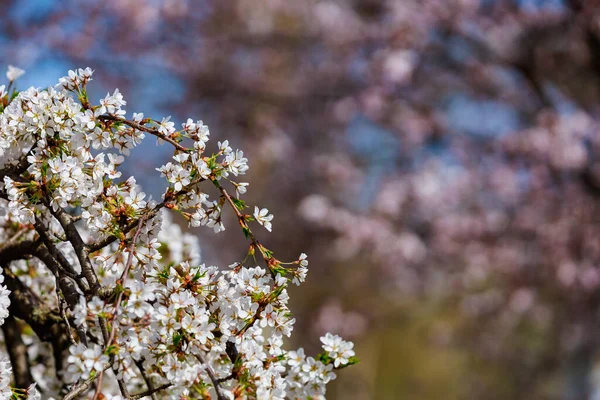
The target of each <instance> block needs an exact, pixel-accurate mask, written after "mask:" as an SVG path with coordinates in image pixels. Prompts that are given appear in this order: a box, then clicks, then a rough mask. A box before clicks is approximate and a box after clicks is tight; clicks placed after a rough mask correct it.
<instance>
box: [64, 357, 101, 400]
mask: <svg viewBox="0 0 600 400" xmlns="http://www.w3.org/2000/svg"><path fill="white" fill-rule="evenodd" d="M108 368H110V365H106V366H105V367H104V369H103V370H102V372H104V371H106V370H107V369H108ZM97 378H98V375H94V376H90V377H89V378H87V379H86V380H85V381H83V382H81V383H80V384H78V385H75V387H73V388H72V389H71V391H70V392H69V393H67V394H66V395H65V397H63V400H73V399H75V398H76V397H77V396H79V395H80V394H81V393H83V392H85V391H86V390H88V389H89V388H90V386H91V385H92V383H93V382H94V381H95V380H96V379H97Z"/></svg>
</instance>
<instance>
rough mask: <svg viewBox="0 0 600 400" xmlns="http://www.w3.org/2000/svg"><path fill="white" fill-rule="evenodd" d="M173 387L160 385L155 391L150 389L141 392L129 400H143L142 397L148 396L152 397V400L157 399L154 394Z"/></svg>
mask: <svg viewBox="0 0 600 400" xmlns="http://www.w3.org/2000/svg"><path fill="white" fill-rule="evenodd" d="M171 386H173V384H172V383H165V384H163V385H160V386H158V387H156V388H154V389H149V390H146V391H144V392H141V393H137V394H132V395H131V396H129V400H137V399H141V398H142V397H146V396H150V397H152V398H155V397H156V396H154V394H155V393H156V392H159V391H161V390H165V389H168V388H170V387H171Z"/></svg>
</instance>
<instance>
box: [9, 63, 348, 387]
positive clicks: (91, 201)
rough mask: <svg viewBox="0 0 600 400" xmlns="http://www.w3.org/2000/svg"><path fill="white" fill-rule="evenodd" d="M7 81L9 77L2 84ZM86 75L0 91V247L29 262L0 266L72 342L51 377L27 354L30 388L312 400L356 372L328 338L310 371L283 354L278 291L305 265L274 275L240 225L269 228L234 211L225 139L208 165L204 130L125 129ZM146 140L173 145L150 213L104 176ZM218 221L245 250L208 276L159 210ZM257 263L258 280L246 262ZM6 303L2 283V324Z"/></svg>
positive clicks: (115, 108) (240, 169)
mask: <svg viewBox="0 0 600 400" xmlns="http://www.w3.org/2000/svg"><path fill="white" fill-rule="evenodd" d="M18 72H19V71H15V70H11V72H10V73H11V76H13V77H15V79H16V77H18V75H19V73H18ZM92 74H93V71H91V70H90V69H89V68H87V69H79V70H78V71H69V74H68V76H66V77H64V78H61V79H60V81H59V84H58V85H57V86H56V87H51V88H48V89H46V90H41V89H36V88H30V89H27V90H25V91H23V92H20V93H18V94H16V95H14V96H11V97H14V98H13V99H12V101H8V96H9V94H8V93H5V92H4V91H3V94H2V96H6V97H3V101H4V103H2V104H5V107H4V109H3V112H2V113H1V114H0V170H1V171H2V175H1V176H2V178H3V183H1V184H0V204H1V205H2V208H3V209H4V210H5V211H6V214H5V215H4V216H2V217H1V218H0V239H4V240H5V241H10V242H11V243H12V245H15V246H16V245H22V246H25V245H30V246H31V249H30V251H31V254H29V255H32V256H33V257H25V256H26V254H23V255H22V258H23V259H16V260H15V259H11V260H10V263H9V268H10V269H11V271H13V273H14V274H15V279H18V280H20V281H21V282H22V283H23V284H24V285H25V286H26V287H28V288H29V290H31V291H33V292H34V293H39V295H38V296H37V297H36V299H37V300H36V301H43V302H44V304H45V305H46V306H47V307H48V308H49V309H53V310H57V311H56V313H55V314H54V315H62V316H63V317H62V318H63V320H64V321H63V322H64V323H65V325H66V327H67V332H68V336H70V339H69V340H70V342H71V345H70V346H67V347H68V348H67V347H65V349H64V352H65V353H68V354H65V355H64V358H63V362H62V364H63V365H64V367H63V370H62V371H56V370H54V369H53V368H54V367H53V365H54V363H51V362H48V363H46V362H45V361H44V360H47V359H50V358H51V357H52V356H53V355H54V356H56V354H57V353H56V349H55V351H54V353H53V355H52V354H46V355H45V357H41V356H40V357H36V360H41V361H40V364H38V365H36V366H34V367H32V373H33V375H34V377H35V379H36V381H37V384H38V385H39V386H40V387H41V389H42V390H43V391H44V392H45V393H48V396H50V395H51V396H55V397H62V396H64V395H65V394H66V396H67V398H80V397H78V396H87V395H89V396H92V394H93V391H94V390H95V391H96V395H98V394H99V393H100V392H102V395H103V396H104V397H105V398H113V399H117V398H120V397H119V395H118V393H119V392H120V393H121V395H122V396H123V398H127V396H128V394H127V392H129V393H132V392H133V393H135V392H136V391H137V392H138V393H144V392H151V393H152V394H153V396H154V397H157V398H164V399H173V398H179V399H202V398H207V397H208V396H213V397H214V396H215V395H216V398H219V399H223V398H227V399H234V398H249V399H251V398H258V399H284V398H290V399H305V398H311V399H315V398H321V397H322V396H324V395H325V386H326V384H327V383H328V382H330V381H331V380H332V379H335V373H334V371H335V370H336V369H340V368H344V367H346V366H348V365H352V364H354V363H355V362H356V361H357V360H356V358H355V357H354V351H353V345H352V343H349V342H345V341H343V340H342V339H341V338H340V337H338V336H334V335H331V334H327V335H326V336H324V337H323V338H321V341H322V342H323V350H324V351H323V353H321V354H319V355H318V356H317V357H314V358H313V357H307V356H305V354H304V350H302V349H299V350H297V351H288V350H285V349H284V348H283V338H284V337H288V336H290V335H291V332H292V330H293V326H294V322H295V319H294V317H293V316H292V313H291V311H290V309H289V308H288V302H289V296H288V292H287V286H288V284H289V283H290V282H291V283H294V284H297V285H299V284H301V283H302V282H304V280H305V279H306V274H307V270H308V269H307V267H308V260H307V257H306V254H304V253H303V254H301V255H300V257H299V258H298V259H297V260H295V261H292V262H281V261H279V260H278V259H276V258H275V257H274V255H273V252H272V251H271V250H269V249H267V248H266V247H265V246H264V245H263V244H261V242H259V241H258V240H257V239H256V237H255V236H254V233H253V232H252V230H251V228H250V223H251V222H252V221H256V222H258V223H259V224H261V225H263V226H264V227H265V228H266V229H267V230H268V231H271V229H272V225H271V221H272V220H273V215H270V214H269V211H268V210H267V209H266V208H262V209H261V208H258V207H256V208H255V210H254V213H253V217H254V218H253V217H252V216H251V215H248V214H245V213H244V210H245V209H246V208H247V206H246V205H245V203H244V202H243V201H242V200H241V199H240V198H239V196H240V195H242V194H244V193H245V192H246V190H247V186H248V184H247V183H244V182H234V181H233V180H232V179H233V178H232V177H237V176H240V175H243V174H245V173H246V171H247V170H248V164H247V163H248V160H247V159H246V158H245V157H244V155H243V152H242V151H240V150H235V151H234V150H233V149H232V148H231V147H230V146H229V143H228V142H227V141H223V142H219V143H218V146H217V147H218V149H217V151H216V152H215V153H213V154H207V153H206V149H207V146H208V140H209V136H210V133H209V130H208V128H207V127H206V125H204V124H203V122H202V121H195V122H194V120H192V119H188V120H187V121H186V122H185V123H184V124H183V125H182V129H181V130H176V129H175V124H174V123H173V122H172V121H170V118H164V119H162V120H160V121H155V120H152V119H150V118H145V117H144V115H143V114H141V113H139V114H134V115H133V117H132V119H126V117H125V115H126V112H125V110H124V109H123V106H124V105H125V104H126V102H125V101H124V100H123V97H122V95H121V93H120V92H119V91H118V90H115V92H114V93H113V94H112V95H110V94H108V95H107V96H106V97H105V98H104V99H102V100H101V101H100V104H99V105H91V104H90V102H89V100H88V97H87V92H86V84H87V83H88V82H89V81H90V80H91V79H92ZM73 94H75V95H76V99H75V98H74V97H73ZM0 107H1V106H0ZM145 134H151V135H153V136H156V137H157V138H158V140H159V141H161V142H166V143H168V144H170V145H172V146H173V148H174V150H173V157H172V160H171V161H170V162H168V163H167V164H165V165H163V166H162V167H161V168H159V169H158V170H159V172H160V173H161V174H162V176H164V177H165V178H166V180H167V182H168V183H169V186H168V188H167V189H166V191H165V192H164V194H163V196H162V201H161V202H160V203H158V202H155V201H152V200H149V199H146V195H145V194H144V192H143V191H142V190H141V188H140V187H138V185H137V184H136V180H135V179H134V178H133V177H130V178H128V179H121V172H120V171H119V170H118V169H119V166H120V165H121V164H122V163H123V161H124V157H125V156H127V155H128V154H129V150H130V149H131V148H133V147H134V146H136V145H137V144H139V142H140V141H141V140H142V139H143V138H144V136H145ZM184 144H189V145H190V146H189V147H185V146H184ZM203 182H205V184H208V185H212V186H214V187H215V188H216V189H217V190H218V193H219V197H218V198H217V199H214V200H210V199H209V196H208V194H206V193H205V192H204V191H202V190H201V186H200V184H201V183H203ZM226 184H231V185H232V187H233V188H234V189H235V193H236V196H235V197H234V196H232V195H230V194H229V192H228V191H227V189H226V188H225V187H224V186H223V185H226ZM225 208H230V209H231V212H233V213H234V214H235V215H236V217H237V221H238V224H239V226H240V228H241V230H242V232H243V234H244V235H245V236H246V238H247V239H248V240H249V241H250V248H249V252H248V256H247V257H246V259H245V260H244V261H243V262H240V263H235V264H233V265H231V266H230V267H229V268H228V269H226V270H225V271H222V270H220V269H219V268H217V267H214V266H207V265H205V264H201V262H200V246H199V243H198V240H197V238H196V237H194V236H192V235H190V234H187V233H184V232H183V231H182V230H181V228H179V226H177V225H176V224H175V223H173V222H172V221H171V219H170V216H169V211H168V210H171V212H177V213H179V214H180V215H182V216H183V217H184V218H185V219H186V220H187V221H188V223H189V225H190V226H200V225H203V226H208V227H210V228H213V229H214V231H215V232H219V231H221V230H223V229H224V225H223V222H222V213H223V212H224V209H225ZM78 220H81V222H78ZM256 255H258V256H260V258H261V259H262V261H264V267H262V266H256V265H247V264H246V261H247V260H249V259H252V260H255V259H256V258H255V256H256ZM2 257H3V253H2V249H1V248H0V258H2ZM17 258H19V257H17ZM11 276H12V275H11ZM0 279H2V275H0ZM11 279H13V278H11ZM58 282H62V283H61V284H60V285H57V283H58ZM65 282H67V283H65ZM0 283H2V280H0ZM8 294H9V293H8V290H6V288H4V287H3V286H1V285H0V322H1V321H2V320H3V319H4V318H5V317H6V316H7V315H8V314H7V313H8V311H7V310H8V305H9V301H8ZM56 294H59V295H58V296H57V295H56ZM65 299H66V300H65ZM23 318H25V321H26V322H27V316H26V315H25V316H24V317H23ZM36 333H38V332H36ZM38 336H39V333H38ZM28 340H29V341H30V342H31V343H32V345H31V349H32V350H31V351H33V352H37V353H40V354H41V353H43V351H44V350H43V349H44V347H43V346H39V345H38V343H39V340H38V339H37V338H35V337H32V338H29V339H28ZM59 353H60V352H59ZM0 357H1V354H0ZM3 363H4V364H3ZM0 367H5V368H0V399H3V397H1V396H2V393H3V392H1V390H4V393H9V394H10V393H11V389H10V388H9V387H8V383H6V382H8V377H9V375H10V370H9V364H8V362H5V361H0ZM5 371H9V372H5ZM50 377H54V378H50ZM3 385H4V386H3ZM34 385H35V384H34ZM65 388H68V389H67V390H68V393H65ZM17 390H20V392H19V396H21V397H22V398H29V399H34V398H39V397H37V396H39V393H38V392H37V389H36V387H35V386H32V387H30V388H28V389H27V390H24V389H14V390H13V392H14V393H16V391H17ZM61 390H62V391H63V392H61ZM69 396H71V397H69ZM142 397H143V396H142Z"/></svg>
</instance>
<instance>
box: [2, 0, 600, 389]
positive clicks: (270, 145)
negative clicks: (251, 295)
mask: <svg viewBox="0 0 600 400" xmlns="http://www.w3.org/2000/svg"><path fill="white" fill-rule="evenodd" d="M598 3H599V2H598V1H594V0H590V1H584V0H581V1H577V0H571V1H568V0H387V1H386V0H338V1H336V0H326V1H317V0H299V1H285V0H198V1H192V0H105V1H103V2H96V1H69V0H66V1H60V2H59V1H52V0H31V1H27V2H23V1H5V2H4V4H3V5H4V12H3V13H2V16H1V17H0V51H2V54H3V56H4V59H5V60H7V63H8V62H10V63H12V64H15V65H18V66H20V67H23V68H25V69H27V74H26V75H25V76H24V77H23V78H22V81H21V82H20V84H21V85H23V87H26V86H29V85H31V84H33V85H38V86H43V85H47V84H49V83H51V82H53V81H54V80H55V79H56V78H58V77H59V76H62V75H63V74H64V71H66V70H67V69H69V68H73V67H80V66H83V67H85V66H90V67H92V68H94V69H98V71H99V73H100V74H103V76H101V77H99V78H98V81H102V82H104V83H106V84H107V87H114V86H118V87H119V88H121V91H122V92H123V93H124V94H125V98H126V99H127V100H128V101H129V105H128V108H129V109H130V110H139V109H150V110H152V111H155V112H156V115H162V114H164V113H172V114H173V116H174V118H176V119H177V120H178V121H179V122H183V120H184V119H183V118H184V117H188V116H197V117H200V118H203V119H204V121H205V123H207V124H208V125H209V126H210V127H211V131H212V136H213V137H214V138H216V139H222V138H224V137H228V138H233V141H235V142H236V143H235V145H236V146H239V147H240V148H242V149H244V151H246V152H247V153H248V158H249V159H250V161H251V167H252V168H251V170H250V171H251V175H250V176H249V177H248V180H249V182H250V187H251V190H250V191H249V197H248V200H249V203H250V204H253V203H257V204H260V205H262V206H266V207H268V208H269V209H270V210H272V211H273V212H274V214H275V215H276V219H275V222H274V229H275V232H277V233H279V235H275V237H274V240H276V242H275V243H274V244H273V248H274V249H278V250H277V251H278V252H279V253H280V252H282V251H283V252H284V253H287V256H288V258H293V257H295V256H297V254H299V253H300V252H301V251H305V252H306V253H308V254H309V256H310V258H311V271H310V274H309V279H308V283H307V285H306V286H304V287H303V289H302V290H303V291H304V292H303V293H302V295H300V296H294V298H295V299H296V304H293V305H292V307H293V310H295V312H296V314H297V316H298V320H299V323H298V325H297V327H296V329H299V330H300V331H303V332H310V333H319V334H320V333H323V332H325V331H326V330H331V331H333V332H335V333H339V334H342V335H343V336H345V337H348V338H350V339H353V340H355V341H356V342H357V353H358V355H359V356H360V358H361V360H362V362H361V364H360V366H359V367H357V368H354V370H353V371H350V372H349V373H348V374H344V376H343V377H341V378H340V380H339V381H338V382H336V385H334V387H333V389H332V392H331V393H330V394H329V396H328V397H329V398H332V399H347V398H352V399H398V398H419V399H440V398H444V399H452V398H456V399H481V398H485V399H507V398H527V399H569V400H570V399H585V398H591V396H593V395H594V393H595V390H598V389H596V388H598V387H600V382H598V381H599V380H600V379H599V378H597V376H598V372H594V371H598V370H597V369H595V365H596V361H597V353H598V348H599V346H600V343H599V338H600V326H599V325H600V309H599V305H600V291H599V289H600V212H599V211H600V210H599V209H598V208H599V207H600V202H599V200H600V154H599V152H600V136H599V135H598V127H599V126H598V117H599V115H598V113H599V110H600V108H599V105H600V9H599V7H598V6H599V5H600V4H598ZM275 154H277V156H274V155H275ZM167 157H168V155H167V153H166V152H163V151H162V148H161V147H152V146H150V147H142V148H141V149H137V151H136V152H135V153H134V154H133V157H132V159H133V160H134V162H136V163H139V164H142V165H145V166H147V167H148V175H147V179H146V180H145V181H143V182H142V184H143V185H144V186H145V188H146V189H147V191H149V192H154V193H158V192H159V190H160V188H157V187H155V186H154V185H156V183H155V182H156V180H155V179H153V177H154V176H155V175H154V174H155V172H154V171H153V168H154V166H155V165H158V164H159V163H160V162H162V161H163V160H164V159H166V158H167ZM267 182H276V183H275V184H272V185H270V184H268V183H267ZM290 210H293V211H294V212H290ZM236 233H237V232H236ZM199 235H201V237H202V240H203V243H204V247H203V251H204V259H205V260H206V261H207V262H209V263H213V262H214V263H217V262H228V261H232V260H235V259H238V258H239V256H240V255H241V254H243V252H244V251H245V247H244V244H243V242H242V241H241V240H240V238H238V235H236V234H232V235H231V236H230V234H229V232H228V231H226V232H224V233H223V234H221V236H220V237H216V238H215V237H212V235H205V234H204V233H203V232H202V231H199ZM217 247H218V248H219V249H222V248H223V247H226V248H228V249H230V252H223V251H218V252H215V251H212V250H211V249H213V248H217ZM222 254H231V259H230V260H221V259H217V257H219V256H220V255H222ZM283 256H284V255H282V257H283ZM298 337H300V338H303V337H313V335H310V336H309V335H297V336H296V338H298ZM306 340H307V339H306ZM297 344H300V345H304V346H306V347H313V346H315V343H310V342H302V343H297ZM596 396H600V394H596Z"/></svg>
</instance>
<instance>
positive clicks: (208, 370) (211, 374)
mask: <svg viewBox="0 0 600 400" xmlns="http://www.w3.org/2000/svg"><path fill="white" fill-rule="evenodd" d="M194 356H195V357H196V359H198V361H200V363H201V364H203V365H204V366H205V367H206V373H207V374H208V377H209V378H210V381H211V382H212V384H213V387H214V388H215V392H217V399H218V400H227V398H226V397H225V396H224V395H223V393H221V390H222V389H221V385H219V381H218V379H217V377H216V376H215V373H214V372H213V370H212V368H211V366H210V365H208V363H207V362H206V360H205V359H204V356H202V354H200V351H198V352H197V353H195V354H194Z"/></svg>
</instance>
